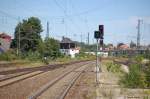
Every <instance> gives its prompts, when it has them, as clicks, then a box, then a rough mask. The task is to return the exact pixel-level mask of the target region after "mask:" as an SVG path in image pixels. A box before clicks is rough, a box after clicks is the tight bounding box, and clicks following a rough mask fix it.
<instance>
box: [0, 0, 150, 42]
mask: <svg viewBox="0 0 150 99" xmlns="http://www.w3.org/2000/svg"><path fill="white" fill-rule="evenodd" d="M149 9H150V0H0V32H7V33H9V34H10V35H12V36H13V33H14V28H15V26H16V24H17V23H18V19H19V18H20V20H22V19H27V18H28V17H30V16H36V17H38V18H39V19H40V20H41V23H42V25H43V29H44V31H43V32H42V33H41V35H42V37H43V38H44V37H45V35H46V22H47V21H49V23H50V36H51V37H54V38H57V39H60V38H61V36H68V37H70V38H71V39H73V40H78V41H81V35H82V41H84V42H86V40H87V33H88V32H89V33H90V43H93V34H94V31H95V30H98V25H99V24H104V27H105V30H104V31H105V36H104V38H105V40H104V42H105V43H113V44H117V43H119V42H124V43H130V41H131V40H132V41H134V42H136V35H137V29H136V26H137V20H138V19H142V20H143V22H142V24H141V43H142V44H150V39H149V37H150V11H149Z"/></svg>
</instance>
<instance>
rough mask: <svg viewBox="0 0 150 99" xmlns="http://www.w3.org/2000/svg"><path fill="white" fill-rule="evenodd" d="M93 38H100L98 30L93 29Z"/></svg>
mask: <svg viewBox="0 0 150 99" xmlns="http://www.w3.org/2000/svg"><path fill="white" fill-rule="evenodd" d="M94 38H95V39H99V38H100V32H99V31H95V32H94Z"/></svg>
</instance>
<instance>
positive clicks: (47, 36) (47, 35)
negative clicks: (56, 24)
mask: <svg viewBox="0 0 150 99" xmlns="http://www.w3.org/2000/svg"><path fill="white" fill-rule="evenodd" d="M46 38H49V22H47V34H46Z"/></svg>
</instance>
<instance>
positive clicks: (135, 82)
mask: <svg viewBox="0 0 150 99" xmlns="http://www.w3.org/2000/svg"><path fill="white" fill-rule="evenodd" d="M129 70H130V72H129V73H126V74H124V77H122V79H121V80H120V83H121V84H122V85H123V86H124V87H128V88H145V87H147V84H146V78H145V73H144V72H142V71H141V66H140V65H138V64H133V65H131V66H130V68H129Z"/></svg>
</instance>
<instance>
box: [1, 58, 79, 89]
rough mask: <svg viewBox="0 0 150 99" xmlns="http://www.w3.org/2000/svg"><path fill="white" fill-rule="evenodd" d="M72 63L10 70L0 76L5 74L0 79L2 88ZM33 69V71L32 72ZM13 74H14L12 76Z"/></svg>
mask: <svg viewBox="0 0 150 99" xmlns="http://www.w3.org/2000/svg"><path fill="white" fill-rule="evenodd" d="M72 63H74V64H75V63H81V61H80V62H72ZM70 64H71V63H67V64H62V65H61V64H58V65H57V64H55V65H49V66H46V67H39V68H37V67H35V68H27V69H18V70H9V71H3V72H0V74H3V75H5V76H3V77H1V78H0V88H1V87H4V86H7V85H10V84H13V83H17V82H18V81H21V80H24V79H27V78H30V77H33V76H36V75H39V74H42V73H45V72H48V71H49V70H52V69H56V68H59V67H62V66H64V65H70ZM31 69H32V70H31ZM10 73H12V74H10Z"/></svg>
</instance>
